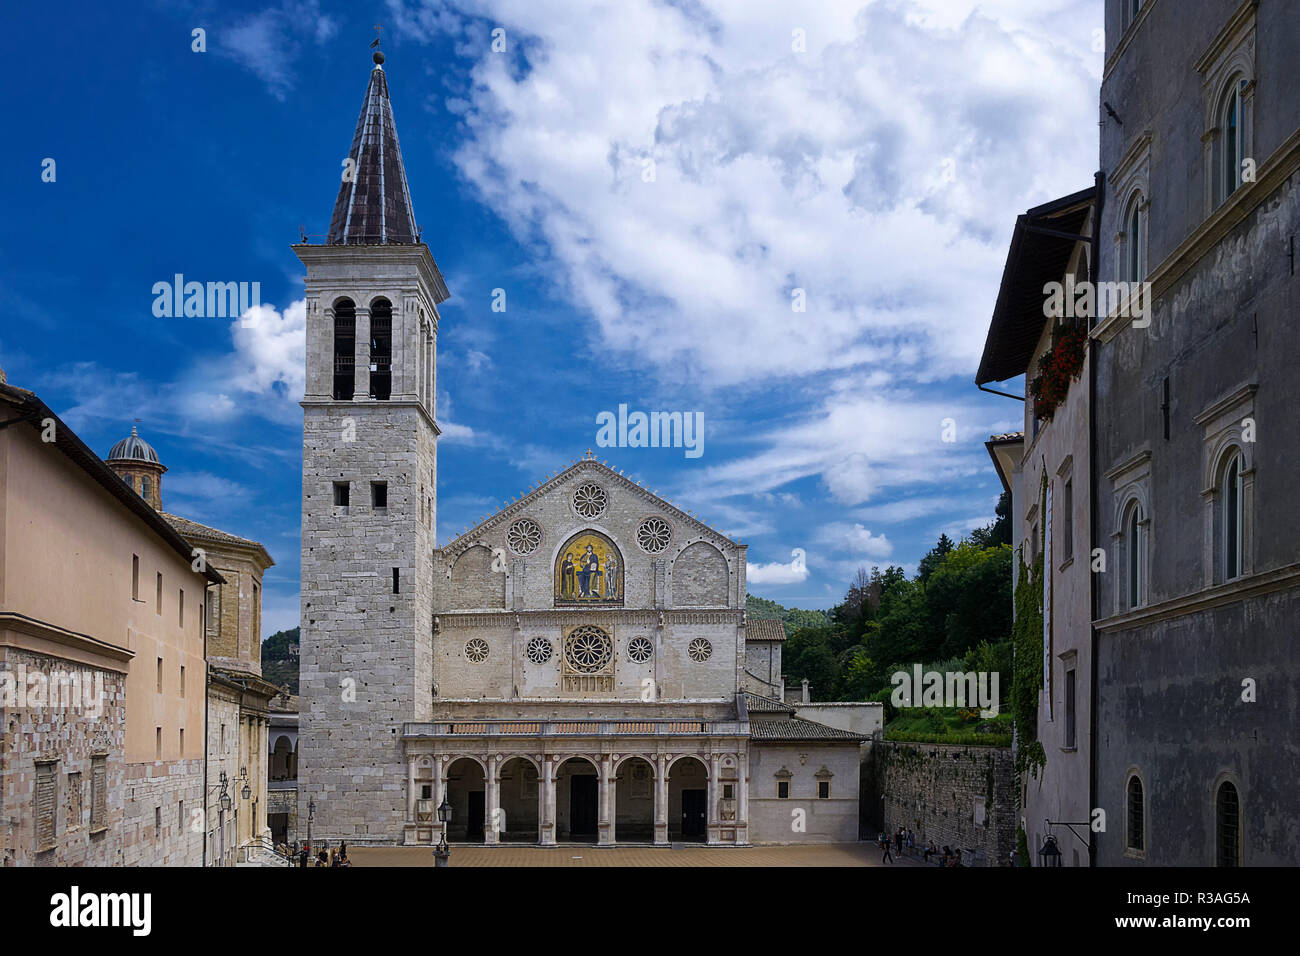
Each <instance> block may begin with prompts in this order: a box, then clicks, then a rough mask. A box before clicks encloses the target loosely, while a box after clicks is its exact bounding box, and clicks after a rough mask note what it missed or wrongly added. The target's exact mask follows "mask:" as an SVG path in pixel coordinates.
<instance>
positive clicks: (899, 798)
mask: <svg viewBox="0 0 1300 956" xmlns="http://www.w3.org/2000/svg"><path fill="white" fill-rule="evenodd" d="M869 760H870V762H871V764H872V768H871V774H870V779H871V780H872V792H871V793H869V794H867V799H868V800H869V801H871V802H870V803H869V806H872V807H881V808H882V813H880V814H876V817H877V818H881V817H882V815H883V819H877V820H873V821H872V822H873V823H876V825H877V826H878V827H879V826H881V825H883V828H884V830H885V832H886V833H887V834H891V835H892V834H893V833H894V831H895V830H897V829H898V827H900V826H902V827H907V828H909V829H911V830H913V831H915V833H916V843H917V846H918V847H920V846H924V845H926V844H927V843H928V842H929V841H930V840H933V841H934V842H935V844H936V845H937V846H938V847H939V848H940V851H942V849H943V847H944V846H950V847H952V849H953V851H954V852H955V851H956V850H957V849H958V848H959V847H960V848H961V851H962V863H963V864H965V865H967V866H1002V865H1004V864H1005V863H1006V861H1007V858H1008V855H1009V854H1010V852H1011V850H1012V848H1013V847H1014V846H1015V840H1016V805H1017V801H1016V781H1015V774H1014V772H1013V759H1012V755H1011V748H1010V747H954V746H944V745H940V744H924V743H904V742H901V741H899V742H895V741H878V742H875V743H873V744H872V745H871V754H870V757H869ZM882 796H883V798H884V799H883V802H882V799H881V798H882ZM981 800H982V801H983V805H984V810H983V812H984V821H983V823H980V822H979V821H978V819H977V817H978V809H977V807H978V804H979V802H980V801H981Z"/></svg>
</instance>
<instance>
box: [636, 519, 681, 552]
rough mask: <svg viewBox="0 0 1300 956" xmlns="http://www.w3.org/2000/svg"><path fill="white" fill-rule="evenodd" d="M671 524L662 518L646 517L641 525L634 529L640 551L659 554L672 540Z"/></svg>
mask: <svg viewBox="0 0 1300 956" xmlns="http://www.w3.org/2000/svg"><path fill="white" fill-rule="evenodd" d="M672 537H673V529H672V526H671V525H670V524H669V523H668V522H667V521H665V520H664V519H663V518H646V519H645V521H642V522H641V527H639V528H637V529H636V543H637V544H639V545H640V546H641V550H642V551H646V552H649V553H650V554H659V553H660V552H661V551H663V550H664V549H665V548H666V547H668V542H669V541H671V540H672Z"/></svg>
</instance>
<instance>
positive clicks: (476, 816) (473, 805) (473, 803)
mask: <svg viewBox="0 0 1300 956" xmlns="http://www.w3.org/2000/svg"><path fill="white" fill-rule="evenodd" d="M483 795H484V791H482V790H471V791H470V792H469V793H468V794H467V796H468V797H469V812H468V815H467V816H466V818H465V826H466V828H467V830H468V832H467V833H466V834H465V839H467V840H469V841H470V842H471V843H482V842H483Z"/></svg>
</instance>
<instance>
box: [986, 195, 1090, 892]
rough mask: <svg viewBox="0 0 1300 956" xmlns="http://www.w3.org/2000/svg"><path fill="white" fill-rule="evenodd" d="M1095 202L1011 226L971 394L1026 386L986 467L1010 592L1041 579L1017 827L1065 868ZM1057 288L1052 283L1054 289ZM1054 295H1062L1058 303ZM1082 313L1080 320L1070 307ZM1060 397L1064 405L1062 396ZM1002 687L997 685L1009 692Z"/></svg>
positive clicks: (1080, 791) (1082, 784)
mask: <svg viewBox="0 0 1300 956" xmlns="http://www.w3.org/2000/svg"><path fill="white" fill-rule="evenodd" d="M1096 201H1097V190H1096V188H1095V187H1092V188H1088V189H1084V190H1081V191H1079V192H1077V193H1073V194H1071V195H1068V196H1063V197H1061V198H1060V199H1057V200H1054V201H1052V202H1049V203H1044V204H1042V205H1040V206H1037V207H1035V208H1033V209H1030V210H1028V211H1026V212H1025V213H1024V214H1023V215H1022V216H1020V217H1019V218H1018V219H1017V221H1016V224H1015V228H1014V231H1013V233H1012V237H1011V245H1010V249H1009V251H1008V254H1007V263H1006V268H1005V270H1004V272H1003V276H1002V284H1001V287H1000V289H999V292H998V299H997V303H996V305H995V307H994V312H993V319H992V322H991V323H990V326H989V332H988V338H987V340H986V342H985V346H984V354H983V356H982V358H981V361H980V367H979V371H978V373H977V374H976V377H975V381H976V384H977V385H981V386H984V385H987V384H988V383H990V382H1001V381H1006V380H1008V379H1014V378H1017V377H1018V376H1021V375H1023V376H1025V381H1026V382H1027V383H1030V382H1033V381H1034V380H1035V379H1040V380H1045V379H1048V378H1051V379H1053V380H1054V382H1055V383H1056V384H1055V385H1054V386H1052V387H1055V388H1056V389H1057V391H1056V392H1053V391H1052V387H1049V388H1047V389H1038V390H1037V391H1038V392H1039V394H1038V395H1037V396H1035V394H1034V392H1035V389H1034V388H1032V387H1030V386H1028V385H1027V387H1026V401H1025V403H1024V431H1023V432H1018V433H1015V434H1010V435H998V436H994V437H993V438H991V439H990V441H989V442H988V448H989V453H990V456H991V457H992V459H993V462H994V465H995V467H996V468H997V470H998V473H999V476H1000V477H1001V479H1002V483H1003V487H1004V488H1005V489H1006V490H1007V491H1008V492H1010V494H1011V502H1012V505H1011V526H1012V531H1011V540H1012V541H1013V542H1014V543H1015V545H1016V555H1017V561H1016V564H1015V566H1014V567H1013V575H1014V576H1015V577H1014V578H1013V585H1018V584H1019V575H1020V574H1021V573H1022V571H1021V568H1022V567H1023V568H1024V571H1023V573H1025V574H1030V575H1033V574H1037V575H1038V576H1039V580H1040V581H1041V583H1040V584H1039V585H1038V586H1037V587H1038V591H1037V594H1038V597H1039V599H1040V601H1041V604H1042V608H1043V619H1044V621H1043V652H1042V671H1043V679H1042V684H1041V687H1040V690H1039V693H1038V703H1037V726H1036V728H1035V734H1034V736H1033V737H1032V738H1031V737H1030V735H1029V734H1028V733H1026V731H1025V728H1017V731H1018V739H1017V741H1016V745H1017V747H1019V748H1020V749H1021V750H1022V751H1026V752H1027V751H1028V749H1029V748H1034V749H1037V748H1039V747H1041V750H1039V751H1038V753H1039V754H1040V755H1041V758H1042V762H1041V764H1040V763H1039V762H1038V761H1037V760H1034V761H1033V765H1034V769H1033V770H1032V771H1031V772H1029V773H1024V774H1022V775H1021V779H1020V780H1019V781H1018V782H1019V794H1018V797H1019V799H1018V801H1017V802H1018V804H1019V807H1020V813H1019V825H1020V826H1021V827H1023V828H1024V831H1025V834H1026V840H1027V844H1028V847H1029V850H1030V852H1031V854H1032V853H1037V851H1038V850H1039V849H1040V848H1041V847H1042V846H1043V844H1044V841H1045V840H1046V839H1047V838H1048V837H1049V836H1052V837H1055V839H1056V842H1057V844H1058V846H1059V848H1060V851H1061V853H1062V862H1063V863H1064V864H1065V865H1067V866H1088V865H1089V864H1090V841H1089V835H1088V834H1089V827H1090V819H1091V806H1092V805H1091V803H1090V802H1089V800H1090V793H1089V782H1090V765H1089V760H1090V756H1091V748H1090V740H1091V738H1090V714H1091V686H1092V681H1091V637H1092V623H1091V622H1092V570H1091V566H1092V560H1091V554H1090V546H1089V541H1090V540H1091V535H1090V532H1089V524H1088V522H1089V485H1088V482H1089V469H1090V467H1091V466H1090V462H1091V459H1090V457H1089V455H1090V450H1091V449H1090V441H1089V414H1090V400H1089V399H1090V390H1089V384H1090V383H1089V377H1090V368H1089V356H1088V351H1089V349H1088V344H1089V343H1088V329H1089V327H1090V326H1091V324H1092V323H1091V321H1090V319H1091V314H1090V312H1089V310H1088V308H1087V306H1086V300H1080V299H1079V298H1078V296H1077V295H1076V294H1075V290H1082V289H1084V287H1085V286H1086V285H1087V284H1088V283H1089V282H1090V281H1091V278H1092V276H1091V268H1090V263H1091V261H1092V259H1093V256H1094V253H1093V243H1092V237H1093V234H1094V226H1095V217H1096ZM1053 284H1055V285H1053ZM1057 287H1059V289H1060V292H1061V294H1060V296H1059V297H1057V296H1054V295H1053V292H1054V291H1055V289H1056V288H1057ZM1081 301H1082V302H1083V304H1084V308H1082V309H1078V308H1076V306H1077V305H1078V304H1079V303H1080V302H1081ZM1062 387H1064V388H1065V392H1064V395H1061V394H1060V389H1061V388H1062ZM1010 676H1011V675H1003V678H1002V679H1003V681H1004V682H1005V685H1004V686H1006V685H1009V684H1010Z"/></svg>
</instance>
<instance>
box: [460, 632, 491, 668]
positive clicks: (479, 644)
mask: <svg viewBox="0 0 1300 956" xmlns="http://www.w3.org/2000/svg"><path fill="white" fill-rule="evenodd" d="M465 656H466V657H467V658H469V660H470V663H473V664H482V663H483V662H484V661H485V660H487V656H488V644H487V641H485V640H483V639H482V638H481V637H476V638H473V639H472V640H470V641H469V642H468V643H466V645H465Z"/></svg>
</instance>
